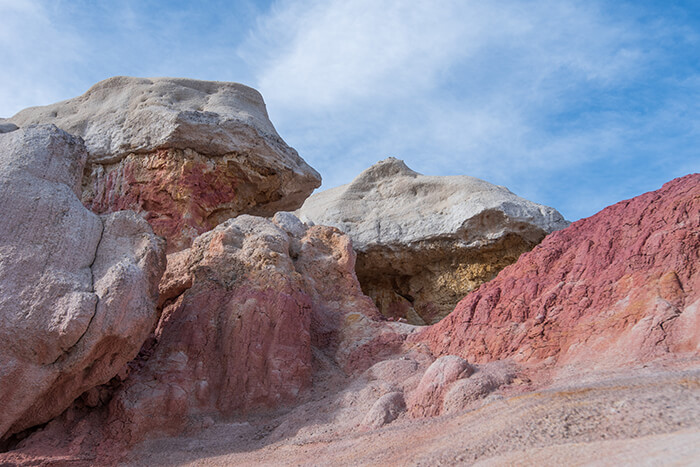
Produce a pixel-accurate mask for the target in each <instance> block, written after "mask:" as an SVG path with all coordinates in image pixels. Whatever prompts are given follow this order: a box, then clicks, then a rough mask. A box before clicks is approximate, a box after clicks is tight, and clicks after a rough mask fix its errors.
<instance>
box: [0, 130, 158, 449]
mask: <svg viewBox="0 0 700 467" xmlns="http://www.w3.org/2000/svg"><path fill="white" fill-rule="evenodd" d="M86 158H87V152H86V150H85V147H84V145H83V144H82V141H81V140H80V139H79V138H76V137H73V136H71V135H69V134H67V133H65V132H64V131H62V130H59V129H58V128H56V127H55V126H53V125H46V126H36V127H31V126H30V127H27V128H22V129H19V130H16V131H13V132H11V133H7V134H3V135H0V214H1V215H2V219H3V221H2V222H0V362H1V364H0V438H2V437H6V436H7V435H10V434H12V433H16V432H18V431H21V430H23V429H25V428H28V427H31V426H33V425H36V424H39V423H43V422H46V421H48V420H50V419H51V418H53V417H54V416H56V415H58V414H60V413H61V412H62V411H63V410H65V409H66V408H67V407H68V406H69V405H70V404H71V402H73V400H74V399H75V398H76V397H78V396H79V395H80V394H81V393H82V392H84V391H86V390H88V389H90V388H92V387H94V386H96V385H99V384H102V383H105V382H106V381H108V380H109V379H110V378H112V377H113V376H114V375H115V374H116V373H117V372H118V371H119V369H120V368H122V367H123V366H124V364H125V363H126V362H128V361H129V360H131V359H133V358H134V356H135V355H136V354H137V353H138V350H139V348H140V347H141V344H142V343H143V341H144V340H145V339H146V337H147V336H148V334H149V332H150V331H151V329H152V328H153V325H154V324H155V321H156V318H157V314H156V307H155V299H156V296H157V286H158V282H159V280H160V276H161V274H162V272H163V269H164V267H165V262H164V245H163V242H162V240H161V239H159V238H158V237H156V236H155V235H153V233H152V230H151V229H150V227H149V226H148V224H147V223H146V222H145V221H144V220H143V219H141V218H140V217H138V216H136V215H135V214H134V213H128V212H121V213H114V214H111V215H108V216H105V217H103V218H100V217H98V216H97V215H95V214H93V213H91V212H90V211H88V210H87V209H86V208H85V207H84V206H83V205H82V204H81V203H80V200H79V199H78V195H79V193H80V180H81V176H82V171H83V164H84V163H85V160H86Z"/></svg>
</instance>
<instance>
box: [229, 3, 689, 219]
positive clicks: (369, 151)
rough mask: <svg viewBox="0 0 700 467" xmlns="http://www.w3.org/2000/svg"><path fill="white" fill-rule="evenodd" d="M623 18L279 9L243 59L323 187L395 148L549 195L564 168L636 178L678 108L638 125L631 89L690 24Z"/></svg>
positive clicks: (511, 9)
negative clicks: (633, 162) (626, 168)
mask: <svg viewBox="0 0 700 467" xmlns="http://www.w3.org/2000/svg"><path fill="white" fill-rule="evenodd" d="M625 8H629V6H627V7H625ZM614 11H615V10H614V8H612V7H611V5H609V4H607V3H604V2H596V1H586V2H584V1H577V0H571V1H560V0H556V1H554V0H540V1H518V0H503V1H499V2H492V1H485V0H473V1H457V0H454V1H453V0H438V1H420V0H416V1H412V2H404V1H400V0H375V1H371V0H327V1H314V0H308V1H304V2H298V1H280V2H277V3H276V4H275V5H274V6H273V8H272V9H271V10H270V11H269V14H268V15H267V16H266V17H264V18H261V19H260V20H259V21H258V24H257V27H256V28H255V29H254V30H253V31H252V33H251V35H250V36H249V38H248V40H247V41H246V42H245V43H244V44H243V45H242V46H241V48H240V53H241V54H242V55H243V56H244V57H245V58H246V59H247V60H248V62H249V63H250V65H251V67H252V68H253V74H254V76H257V82H256V83H255V85H256V87H258V88H259V89H260V90H261V92H262V93H263V95H264V96H265V99H266V101H267V104H268V110H269V113H270V115H271V117H272V120H273V122H274V123H275V125H276V126H277V127H278V129H279V130H280V133H281V134H282V136H283V137H284V138H285V139H287V140H288V142H289V143H290V144H292V145H293V146H295V147H296V148H297V149H298V150H299V151H300V153H301V155H302V156H303V157H304V158H306V159H307V160H308V161H309V162H310V163H311V165H313V166H314V167H316V168H317V169H318V170H319V171H320V172H321V174H322V175H323V176H324V188H328V187H332V186H335V185H338V184H341V183H346V182H348V181H349V180H351V179H352V178H353V177H354V176H355V175H356V174H357V173H358V172H359V171H360V170H361V169H363V168H366V167H367V166H369V165H370V164H372V163H374V162H376V161H377V160H379V159H382V158H384V157H386V156H388V155H394V156H396V157H401V158H404V159H406V160H407V163H409V165H411V166H412V167H413V168H415V169H416V170H419V171H423V172H425V173H431V174H458V173H467V174H470V175H475V176H478V177H482V178H486V179H488V180H491V181H494V182H496V183H499V184H505V185H507V186H509V187H513V188H515V189H516V191H518V192H519V194H522V195H524V196H531V197H534V199H535V200H536V201H541V202H545V201H547V199H546V196H545V195H547V196H549V198H550V199H551V198H553V197H554V196H552V193H551V192H548V191H547V190H548V189H546V188H544V187H545V186H547V185H554V184H556V183H558V181H559V180H562V179H564V178H567V177H563V175H568V174H570V173H576V172H578V173H579V175H580V176H581V177H584V178H585V177H586V175H585V174H584V172H586V171H588V172H591V171H592V172H591V174H592V176H597V175H600V173H598V174H596V173H595V172H596V170H598V171H599V172H600V171H604V170H606V169H605V167H609V168H610V170H622V169H620V167H618V166H621V165H622V162H624V161H625V160H626V158H629V157H630V151H634V150H636V149H635V147H634V146H633V145H634V144H635V143H636V140H635V139H634V138H636V137H638V133H639V131H640V130H639V128H641V127H648V126H649V125H650V124H651V123H652V122H653V121H655V119H661V118H663V114H664V111H663V110H659V109H658V108H657V107H658V106H663V105H666V104H664V103H663V102H653V103H651V104H650V105H649V106H648V107H649V109H647V110H645V111H644V112H646V113H645V115H642V116H640V115H637V114H636V113H635V111H631V110H629V109H627V107H628V106H629V105H628V104H630V103H633V101H634V100H635V96H625V95H624V92H623V91H624V90H625V89H627V87H629V86H640V85H641V86H643V85H644V81H645V80H646V74H647V73H649V71H650V67H652V68H653V67H654V66H657V67H658V66H659V64H658V63H655V61H658V60H659V57H660V56H663V55H664V53H665V52H666V51H665V50H663V47H664V46H658V44H661V43H662V42H663V40H662V39H664V38H668V37H670V35H673V34H680V32H679V31H680V30H679V29H675V26H676V25H674V24H672V25H668V24H664V23H663V21H662V20H660V19H659V20H658V21H649V22H647V23H648V24H646V25H642V23H641V22H640V21H637V19H636V18H635V17H634V15H632V14H629V13H630V12H632V11H633V10H627V11H622V10H618V11H617V14H613V12H614ZM687 33H688V31H686V32H685V33H682V34H684V35H686V36H688V34H687ZM688 37H690V36H688ZM676 39H677V38H674V40H676ZM652 71H658V70H652ZM640 83H641V84H640ZM656 84H658V83H656ZM616 93H619V94H616ZM610 96H614V99H611V98H610ZM626 99H629V102H628V101H626ZM681 104H683V103H682V101H681ZM630 105H631V104H630ZM668 105H669V106H673V104H672V103H670V102H669V103H668ZM696 116H697V115H696ZM652 126H654V125H652ZM654 128H655V129H657V130H658V125H657V126H654ZM657 136H659V135H657ZM645 139H646V140H651V139H652V136H650V135H642V136H641V138H640V139H639V140H640V141H642V140H645ZM659 140H660V141H662V140H663V137H660V139H659ZM596 164H600V165H601V167H602V168H601V169H595V168H594V166H595V165H596ZM613 166H615V167H613ZM620 176H624V174H620ZM604 178H605V177H601V180H602V179H604ZM567 179H568V178H567ZM589 182H590V183H592V184H593V185H595V180H586V181H585V182H582V183H589ZM601 183H604V182H601ZM582 186H583V185H582ZM587 186H590V184H589V185H587ZM575 188H576V187H572V189H575ZM586 189H587V188H586ZM601 190H602V191H605V190H609V197H608V199H610V201H611V202H612V201H615V199H614V198H612V199H611V197H612V196H617V195H618V194H619V192H618V191H615V190H614V189H612V188H609V187H602V188H601ZM540 195H542V196H543V197H544V198H545V199H543V198H542V197H538V196H540ZM566 196H569V197H571V196H576V193H570V194H568V195H562V196H561V199H562V200H564V199H565V198H566ZM553 201H554V200H553ZM552 204H554V203H552ZM561 204H563V205H566V204H568V205H570V206H573V208H572V211H574V212H573V213H572V214H571V216H572V217H577V216H579V215H582V214H586V213H585V212H584V211H582V210H581V208H580V203H579V202H569V201H561ZM557 207H558V206H557ZM565 214H566V213H565Z"/></svg>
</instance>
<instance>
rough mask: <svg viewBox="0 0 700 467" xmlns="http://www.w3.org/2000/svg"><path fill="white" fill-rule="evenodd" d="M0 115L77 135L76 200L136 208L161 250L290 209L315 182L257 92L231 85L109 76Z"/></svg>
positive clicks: (102, 209)
mask: <svg viewBox="0 0 700 467" xmlns="http://www.w3.org/2000/svg"><path fill="white" fill-rule="evenodd" d="M2 123H3V125H11V124H12V125H16V126H20V127H25V126H28V125H33V124H39V123H41V124H46V123H51V124H54V125H56V126H57V127H59V128H61V129H62V130H65V131H67V132H68V133H70V134H72V135H75V136H80V137H82V138H83V139H84V140H85V146H86V148H87V151H88V158H87V162H86V166H85V172H84V175H83V179H82V190H81V191H82V194H81V199H82V201H83V203H84V204H85V205H86V206H87V207H89V208H90V209H91V210H92V211H94V212H96V213H106V212H113V211H119V210H123V209H130V210H133V211H136V212H139V213H142V214H143V215H144V216H145V218H146V220H147V221H148V222H149V223H150V224H151V226H152V227H153V230H154V231H155V232H156V234H158V235H161V236H164V237H165V238H167V240H168V252H173V251H179V250H182V249H183V248H186V247H188V246H190V244H191V242H192V239H194V238H195V237H196V236H198V235H200V234H201V233H203V232H206V231H207V230H211V229H213V228H214V227H216V226H217V225H218V224H220V223H221V222H223V221H225V220H226V219H229V218H231V217H235V216H237V215H239V214H256V215H263V216H271V215H273V214H274V213H275V212H277V211H280V210H294V209H296V208H298V207H299V206H300V205H301V204H302V203H303V202H304V200H305V199H306V197H308V196H309V194H311V192H312V191H313V190H314V188H316V187H318V186H319V185H320V184H321V176H320V175H319V174H318V173H317V172H316V171H315V170H314V169H312V168H311V167H310V166H309V165H308V164H306V162H304V160H303V159H302V158H301V157H299V155H298V154H297V152H296V151H295V150H294V149H292V148H291V147H289V146H288V145H287V144H286V143H285V142H284V141H283V140H282V138H280V136H279V135H278V134H277V132H276V131H275V128H274V126H273V125H272V123H271V122H270V120H269V118H268V116H267V111H266V109H265V103H264V101H263V98H262V96H261V95H260V93H258V92H257V91H256V90H254V89H252V88H249V87H248V86H244V85H242V84H238V83H225V82H218V81H198V80H192V79H182V78H130V77H124V76H118V77H114V78H110V79H107V80H104V81H101V82H99V83H97V84H96V85H94V86H93V87H92V88H90V89H89V90H88V91H87V92H86V93H85V94H83V95H82V96H79V97H76V98H73V99H69V100H66V101H63V102H58V103H56V104H52V105H47V106H44V107H32V108H29V109H26V110H23V111H21V112H19V113H18V114H17V115H15V116H14V117H12V118H10V119H7V120H5V121H3V122H2Z"/></svg>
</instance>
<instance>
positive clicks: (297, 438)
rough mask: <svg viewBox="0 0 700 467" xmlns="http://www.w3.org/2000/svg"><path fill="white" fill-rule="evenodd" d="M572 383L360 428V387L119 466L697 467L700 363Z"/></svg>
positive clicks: (171, 441)
mask: <svg viewBox="0 0 700 467" xmlns="http://www.w3.org/2000/svg"><path fill="white" fill-rule="evenodd" d="M575 376H576V377H575V381H576V383H575V384H572V383H569V381H573V380H572V379H569V378H570V377H571V375H563V376H560V378H558V379H556V380H555V381H554V383H553V384H552V385H551V386H550V388H549V389H546V390H539V391H533V392H527V393H524V394H515V395H513V394H512V392H513V391H512V390H511V391H509V390H505V391H502V392H500V393H496V394H492V395H491V396H489V397H488V398H487V399H486V400H484V401H483V402H481V403H480V406H479V407H476V408H472V409H470V410H467V411H465V412H462V413H457V414H453V415H448V416H442V417H436V418H431V419H409V418H407V417H405V416H402V417H400V418H399V419H397V420H396V421H394V422H393V423H391V424H389V425H386V426H384V427H382V428H380V429H376V430H367V429H363V428H362V427H361V426H360V424H359V422H358V420H361V417H362V415H363V413H364V412H363V411H365V410H366V402H364V401H366V400H371V399H372V396H371V394H372V391H375V392H376V391H379V390H380V389H381V388H379V389H377V388H376V387H375V388H372V385H371V384H367V382H366V381H360V382H355V383H353V384H350V385H349V386H347V387H346V388H344V389H342V390H340V391H339V392H337V393H335V394H320V393H317V394H316V400H315V401H311V402H310V403H308V404H305V405H303V406H301V407H298V408H296V409H294V410H293V411H290V412H288V413H286V414H283V415H280V416H278V417H276V418H254V417H249V418H248V419H247V420H245V421H243V420H237V421H236V420H234V421H227V422H220V423H215V424H214V425H213V426H211V427H209V428H207V429H205V430H203V431H200V432H198V433H194V434H190V435H186V436H182V437H177V438H168V439H157V440H152V441H148V442H146V443H143V444H142V445H140V446H138V447H137V449H136V450H134V451H133V452H132V454H131V456H130V458H129V462H128V463H127V464H128V465H144V466H145V465H148V466H157V465H207V466H220V465H319V466H322V465H415V466H436V465H465V464H467V465H468V464H477V465H506V464H508V465H562V464H566V465H588V464H596V465H620V464H625V465H700V365H699V364H697V363H695V364H692V365H684V366H683V368H671V367H668V366H664V365H657V366H654V367H648V366H647V367H640V368H634V369H627V370H616V371H612V372H607V373H603V372H593V373H588V374H586V375H575ZM509 393H510V395H509ZM354 395H357V397H354ZM353 397H354V398H353ZM377 397H378V396H377ZM339 401H342V404H339ZM329 408H331V409H329ZM353 414H355V415H353Z"/></svg>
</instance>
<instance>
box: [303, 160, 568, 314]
mask: <svg viewBox="0 0 700 467" xmlns="http://www.w3.org/2000/svg"><path fill="white" fill-rule="evenodd" d="M298 214H299V217H300V218H301V219H302V220H304V221H312V222H313V223H316V224H322V225H331V226H334V227H337V228H339V229H340V230H342V231H343V232H346V233H347V234H348V235H350V237H351V238H352V241H353V246H354V248H355V249H356V251H357V254H358V258H357V276H358V279H359V280H360V283H361V284H362V288H363V290H364V292H365V293H366V294H367V295H369V296H370V297H372V299H373V300H374V301H375V303H376V304H377V306H378V307H379V309H380V310H381V312H382V313H383V314H384V315H385V316H387V317H390V318H407V319H408V321H409V322H410V323H413V324H426V323H427V324H430V323H435V322H437V321H439V320H440V319H441V318H443V317H444V316H446V315H447V314H448V313H449V312H450V311H452V309H453V308H454V306H455V305H456V304H457V302H458V301H459V300H461V299H462V297H464V295H466V294H467V293H468V292H469V291H471V290H473V289H474V288H475V287H477V286H479V285H480V284H482V283H484V282H486V281H488V280H490V279H492V278H493V277H495V276H496V274H497V273H498V271H500V270H501V269H502V268H503V267H505V266H507V265H508V264H511V263H513V262H514V261H515V260H516V259H518V257H519V256H520V254H521V253H523V252H525V251H529V250H530V249H532V247H533V246H535V245H536V244H537V243H539V242H540V241H541V240H542V239H543V238H544V236H545V235H546V234H548V233H549V232H552V231H554V230H558V229H561V228H564V227H566V226H567V225H568V223H567V222H566V221H565V220H564V218H563V217H562V216H561V214H559V213H558V212H557V211H556V210H554V209H552V208H548V207H546V206H542V205H539V204H535V203H532V202H530V201H527V200H525V199H523V198H520V197H518V196H516V195H514V194H513V193H511V192H510V191H508V190H507V189H506V188H504V187H501V186H496V185H492V184H490V183H487V182H485V181H482V180H479V179H476V178H472V177H467V176H454V177H438V176H424V175H421V174H418V173H416V172H414V171H412V170H411V169H409V168H408V167H407V166H406V165H405V164H404V163H403V161H400V160H397V159H394V158H389V159H386V160H384V161H381V162H379V163H377V164H375V165H374V166H372V167H370V168H369V169H367V170H365V171H364V172H362V173H361V174H360V175H359V176H358V177H357V178H356V179H355V180H353V182H352V183H350V184H348V185H343V186H341V187H338V188H333V189H331V190H327V191H324V192H321V193H318V194H315V195H313V196H311V197H310V198H309V199H308V200H307V201H306V202H305V203H304V205H303V206H302V207H301V208H300V209H299V211H298Z"/></svg>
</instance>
